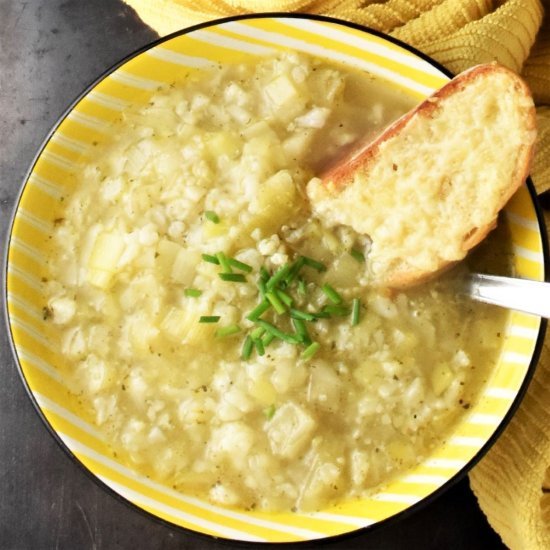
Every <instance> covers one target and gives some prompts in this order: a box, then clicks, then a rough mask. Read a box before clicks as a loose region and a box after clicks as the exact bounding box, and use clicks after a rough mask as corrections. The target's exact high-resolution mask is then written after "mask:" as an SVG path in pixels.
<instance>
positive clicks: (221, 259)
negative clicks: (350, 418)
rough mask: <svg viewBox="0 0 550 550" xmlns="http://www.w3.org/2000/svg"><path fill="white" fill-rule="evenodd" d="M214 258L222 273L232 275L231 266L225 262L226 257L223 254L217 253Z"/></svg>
mask: <svg viewBox="0 0 550 550" xmlns="http://www.w3.org/2000/svg"><path fill="white" fill-rule="evenodd" d="M216 258H217V259H218V263H219V264H220V267H221V268H222V269H223V271H224V273H233V270H232V269H231V266H230V265H229V262H228V260H227V256H226V255H225V254H224V253H223V252H218V253H217V254H216Z"/></svg>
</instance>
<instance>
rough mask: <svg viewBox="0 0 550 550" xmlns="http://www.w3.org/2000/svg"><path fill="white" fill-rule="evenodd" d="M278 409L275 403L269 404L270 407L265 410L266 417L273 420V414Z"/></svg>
mask: <svg viewBox="0 0 550 550" xmlns="http://www.w3.org/2000/svg"><path fill="white" fill-rule="evenodd" d="M276 410H277V409H276V408H275V405H269V407H266V408H265V409H264V411H263V412H264V415H265V417H266V418H267V419H268V420H271V419H272V418H273V416H274V415H275V411H276Z"/></svg>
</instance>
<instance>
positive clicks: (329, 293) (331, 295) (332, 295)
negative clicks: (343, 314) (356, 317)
mask: <svg viewBox="0 0 550 550" xmlns="http://www.w3.org/2000/svg"><path fill="white" fill-rule="evenodd" d="M321 290H322V291H323V292H324V294H325V296H326V297H327V298H328V299H329V300H330V301H331V302H332V303H333V304H341V303H342V297H341V296H340V294H338V292H336V290H334V288H332V287H331V286H330V285H329V284H328V283H325V284H324V285H323V286H322V287H321Z"/></svg>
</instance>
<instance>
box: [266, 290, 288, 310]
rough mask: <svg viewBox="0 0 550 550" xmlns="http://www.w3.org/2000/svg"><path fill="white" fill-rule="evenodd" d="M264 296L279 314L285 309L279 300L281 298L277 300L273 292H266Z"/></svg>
mask: <svg viewBox="0 0 550 550" xmlns="http://www.w3.org/2000/svg"><path fill="white" fill-rule="evenodd" d="M265 297H266V298H267V299H268V300H269V303H270V304H271V305H272V306H273V309H274V310H275V311H276V312H277V313H278V314H279V315H282V314H283V313H284V312H285V311H286V307H285V305H284V304H283V302H281V300H279V298H278V296H277V295H276V294H275V292H266V294H265Z"/></svg>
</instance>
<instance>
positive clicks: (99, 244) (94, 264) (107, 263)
mask: <svg viewBox="0 0 550 550" xmlns="http://www.w3.org/2000/svg"><path fill="white" fill-rule="evenodd" d="M124 247H125V243H124V238H123V236H122V235H121V234H120V233H117V232H103V233H100V234H99V235H98V236H97V238H96V240H95V243H94V245H93V248H92V252H91V254H90V259H89V260H88V274H87V279H88V282H89V283H90V284H92V285H94V286H97V287H99V288H103V289H105V288H108V287H109V286H110V284H111V281H112V278H113V275H114V274H115V273H116V271H117V263H118V260H119V259H120V256H121V255H122V252H123V251H124Z"/></svg>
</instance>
